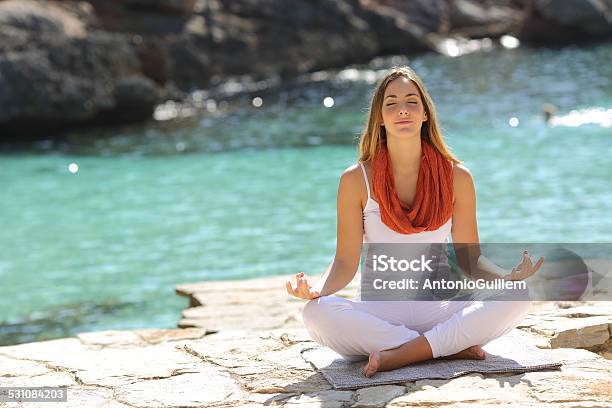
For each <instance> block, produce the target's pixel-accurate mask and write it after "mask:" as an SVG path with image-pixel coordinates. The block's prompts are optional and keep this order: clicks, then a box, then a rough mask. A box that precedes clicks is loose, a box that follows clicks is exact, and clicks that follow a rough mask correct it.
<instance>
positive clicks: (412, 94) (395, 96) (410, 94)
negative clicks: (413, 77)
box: [385, 93, 418, 99]
mask: <svg viewBox="0 0 612 408" xmlns="http://www.w3.org/2000/svg"><path fill="white" fill-rule="evenodd" d="M406 96H418V95H417V94H414V93H409V94H406ZM387 98H397V95H387V96H385V99H387Z"/></svg>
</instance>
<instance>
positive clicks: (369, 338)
mask: <svg viewBox="0 0 612 408" xmlns="http://www.w3.org/2000/svg"><path fill="white" fill-rule="evenodd" d="M512 296H516V294H515V295H512ZM515 298H516V297H515ZM519 299H529V292H528V289H527V290H526V291H523V292H522V293H521V294H520V297H519ZM530 307H531V301H529V300H514V301H508V300H486V301H474V300H470V301H358V300H349V299H345V298H342V297H338V296H323V297H320V298H318V299H314V300H311V301H309V302H308V303H306V305H305V306H304V310H303V312H302V319H303V321H304V325H305V326H306V329H307V330H308V333H310V336H311V337H312V338H313V339H314V340H315V341H316V342H317V343H319V344H321V345H323V346H326V347H329V348H331V349H332V350H334V351H336V352H337V353H339V354H340V355H342V356H343V357H344V358H345V359H348V360H352V361H358V360H363V359H365V358H367V356H368V355H369V354H370V353H371V352H373V351H381V350H389V349H392V348H396V347H399V346H401V345H402V344H404V343H406V342H407V341H410V340H412V339H414V338H416V337H418V336H420V335H421V334H422V335H424V336H425V338H426V339H427V341H428V342H429V345H430V346H431V350H432V352H433V358H436V357H442V356H448V355H451V354H455V353H457V352H459V351H461V350H464V349H466V348H468V347H470V346H474V345H481V346H483V345H485V344H487V343H488V342H490V341H491V340H493V339H496V338H497V337H500V336H502V335H503V334H505V333H507V332H509V331H510V330H512V329H513V328H514V327H516V325H517V324H518V323H519V322H520V321H521V320H522V319H523V318H524V317H525V315H527V313H528V312H529V309H530Z"/></svg>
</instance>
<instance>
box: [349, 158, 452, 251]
mask: <svg viewBox="0 0 612 408" xmlns="http://www.w3.org/2000/svg"><path fill="white" fill-rule="evenodd" d="M359 166H360V167H361V171H362V172H363V178H364V180H365V184H366V189H367V191H368V201H367V202H366V205H365V208H364V209H363V242H364V243H444V242H448V241H449V236H450V232H451V227H452V225H453V218H452V217H451V218H449V219H448V221H446V223H445V224H444V225H442V226H441V227H440V228H438V229H437V230H434V231H422V232H417V233H415V234H400V233H399V232H395V231H393V230H392V229H391V228H389V227H387V226H386V225H385V224H384V223H383V222H382V220H381V218H380V207H379V205H378V203H377V202H376V201H374V200H373V199H372V197H371V194H370V183H369V182H368V176H367V173H366V171H365V167H364V165H363V163H361V162H359Z"/></svg>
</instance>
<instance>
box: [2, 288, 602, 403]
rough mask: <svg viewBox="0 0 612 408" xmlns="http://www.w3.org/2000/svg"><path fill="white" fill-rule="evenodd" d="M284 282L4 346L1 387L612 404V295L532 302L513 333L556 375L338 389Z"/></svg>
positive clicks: (161, 396)
mask: <svg viewBox="0 0 612 408" xmlns="http://www.w3.org/2000/svg"><path fill="white" fill-rule="evenodd" d="M284 281H285V277H272V278H264V279H257V280H252V281H224V282H209V283H200V284H193V285H182V286H179V287H178V288H177V292H178V293H179V294H181V295H186V296H189V297H190V299H191V307H190V308H188V309H186V310H185V311H184V313H183V319H182V320H181V323H180V326H182V327H185V328H182V329H173V330H154V329H148V330H135V331H107V332H94V333H83V334H80V335H79V336H77V337H76V338H67V339H59V340H52V341H45V342H39V343H29V344H22V345H16V346H8V347H0V384H1V385H2V386H67V387H69V389H68V402H67V403H63V404H62V405H61V406H62V407H84V406H87V407H211V406H212V407H225V406H232V407H233V406H261V405H283V406H287V407H291V406H322V407H380V406H385V405H386V406H398V407H399V406H402V407H406V406H420V407H423V406H432V407H437V406H447V407H465V406H497V405H502V404H503V405H504V406H506V405H510V406H520V407H524V406H538V407H610V406H612V402H611V401H612V362H611V361H610V360H609V359H610V358H611V357H612V339H611V329H612V302H571V303H553V302H541V303H537V304H536V305H535V306H534V310H533V312H532V313H531V314H530V315H529V316H528V318H527V319H525V320H524V321H523V322H522V323H521V325H520V326H519V328H518V329H516V330H517V331H518V332H520V333H522V335H524V336H526V337H528V338H529V339H531V341H533V342H534V344H536V345H538V347H540V348H542V349H543V352H545V353H550V354H551V355H554V356H556V357H558V358H560V359H561V360H563V361H564V365H563V367H562V369H561V370H552V371H538V372H530V373H524V374H517V375H512V374H495V375H481V374H471V375H466V376H462V377H459V378H455V379H452V380H424V381H416V382H409V383H405V384H398V385H387V386H377V387H368V388H362V389H358V390H355V391H337V390H333V389H332V387H331V386H330V384H329V383H328V382H327V381H326V380H325V379H324V378H323V376H322V375H321V374H320V373H318V372H317V371H316V370H315V369H313V367H312V366H311V365H310V364H309V363H306V362H305V361H304V360H303V359H302V358H301V356H300V352H301V351H302V350H304V349H306V348H309V347H312V346H314V343H313V342H312V341H311V340H310V339H309V337H308V334H307V333H306V331H305V330H304V329H303V328H301V323H300V310H301V307H302V306H303V304H304V302H302V301H299V300H297V299H292V298H290V297H289V296H288V295H287V294H286V293H285V292H284ZM354 289H355V286H354V284H351V285H350V286H349V287H348V288H346V289H345V290H343V291H342V292H340V293H339V295H342V296H352V294H353V293H354ZM6 406H10V407H12V406H23V407H33V406H41V407H48V406H49V404H48V403H40V404H35V403H22V404H19V403H7V404H6Z"/></svg>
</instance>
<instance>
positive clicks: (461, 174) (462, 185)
mask: <svg viewBox="0 0 612 408" xmlns="http://www.w3.org/2000/svg"><path fill="white" fill-rule="evenodd" d="M474 190H475V188H474V177H473V176H472V173H471V172H470V170H469V169H468V168H467V167H466V166H465V165H463V164H460V163H455V164H453V191H454V199H456V198H457V197H465V196H472V195H473V193H474Z"/></svg>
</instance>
